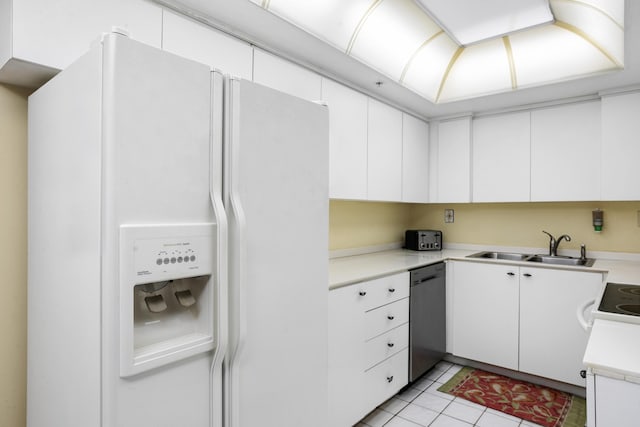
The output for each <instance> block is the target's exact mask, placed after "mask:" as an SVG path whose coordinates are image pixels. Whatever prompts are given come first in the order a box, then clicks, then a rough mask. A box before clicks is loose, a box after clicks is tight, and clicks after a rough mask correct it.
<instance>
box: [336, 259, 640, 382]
mask: <svg viewBox="0 0 640 427" xmlns="http://www.w3.org/2000/svg"><path fill="white" fill-rule="evenodd" d="M480 250H482V249H479V248H478V247H474V248H471V249H444V250H442V251H433V252H430V251H411V250H406V249H394V250H387V251H383V252H374V253H369V254H363V255H354V256H346V257H341V258H333V259H331V260H330V261H329V289H335V288H339V287H342V286H346V285H349V284H352V283H357V282H362V281H365V280H370V279H375V278H378V277H382V276H387V275H390V274H395V273H400V272H403V271H407V270H412V269H414V268H418V267H422V266H425V265H429V264H434V263H437V262H441V261H444V260H447V259H465V257H466V256H468V255H471V254H473V253H475V252H479V251H480ZM487 250H489V248H487ZM514 252H518V251H514ZM606 255H607V257H606V258H597V259H596V262H595V263H594V265H593V266H592V267H567V266H540V265H536V267H539V268H561V269H570V270H574V269H579V270H583V271H601V272H604V273H605V274H604V281H603V286H602V292H604V284H605V283H606V282H615V283H627V284H640V261H639V260H628V259H626V260H625V259H620V260H618V259H615V254H606ZM466 260H469V259H468V258H467V259H466ZM473 260H474V261H477V262H489V263H491V262H493V263H495V262H497V263H502V264H505V263H506V264H508V263H515V264H520V265H522V264H523V263H522V262H514V261H503V260H500V261H498V260H480V259H473ZM525 265H530V264H525ZM601 297H602V293H601V294H600V295H599V296H598V298H597V299H596V303H595V307H597V306H598V305H599V301H600V298H601ZM596 317H600V318H597V319H596V320H595V321H594V325H593V330H592V332H591V337H590V339H589V344H588V347H587V352H586V354H585V358H584V362H585V364H586V365H587V366H589V367H590V368H591V369H592V370H594V371H595V372H597V373H599V374H601V375H607V376H611V377H614V378H618V379H627V380H629V381H634V382H640V317H636V316H624V315H613V314H610V315H605V314H599V315H598V314H597V313H596Z"/></svg>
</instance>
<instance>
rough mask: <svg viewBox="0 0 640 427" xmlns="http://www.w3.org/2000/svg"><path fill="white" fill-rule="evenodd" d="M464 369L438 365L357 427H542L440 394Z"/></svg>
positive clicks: (446, 364) (442, 364) (444, 364)
mask: <svg viewBox="0 0 640 427" xmlns="http://www.w3.org/2000/svg"><path fill="white" fill-rule="evenodd" d="M460 369H462V366H460V365H454V364H451V363H449V362H440V363H438V364H437V365H436V366H435V367H434V368H433V369H432V370H431V371H429V372H427V373H426V374H425V375H424V376H423V377H422V378H421V379H419V380H418V381H416V382H415V383H413V384H412V385H411V387H410V388H408V389H406V390H404V391H403V392H402V393H400V394H398V395H396V396H394V397H393V398H391V399H389V400H387V401H386V402H385V403H383V404H382V405H380V406H379V407H378V408H377V409H376V410H375V411H373V412H372V413H370V414H369V415H368V416H367V417H366V418H365V419H363V420H362V421H360V423H358V424H357V425H356V427H382V426H385V427H426V426H429V427H470V426H478V427H538V424H534V423H531V422H529V421H523V420H521V419H520V418H516V417H512V416H511V415H507V414H505V413H502V412H499V411H496V410H493V409H490V408H487V407H484V406H481V405H477V404H475V403H473V402H469V401H468V400H464V399H460V398H458V397H454V396H451V395H450V394H446V393H442V392H439V391H438V388H439V387H440V386H441V385H442V384H444V383H446V382H447V381H449V379H451V377H453V376H454V375H455V374H456V373H457V372H458V371H459V370H460Z"/></svg>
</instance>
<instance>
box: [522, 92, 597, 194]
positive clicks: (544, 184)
mask: <svg viewBox="0 0 640 427" xmlns="http://www.w3.org/2000/svg"><path fill="white" fill-rule="evenodd" d="M600 135H601V129H600V101H591V102H584V103H580V104H571V105H563V106H559V107H552V108H544V109H540V110H534V111H532V112H531V200H532V201H536V202H546V201H579V200H582V201H585V200H599V199H600V181H601V179H600V149H601V143H600Z"/></svg>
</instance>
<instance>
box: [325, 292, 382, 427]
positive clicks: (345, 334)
mask: <svg viewBox="0 0 640 427" xmlns="http://www.w3.org/2000/svg"><path fill="white" fill-rule="evenodd" d="M365 292H366V282H365V283H362V284H356V285H351V286H345V287H343V288H338V289H334V290H332V291H330V292H329V349H328V350H329V425H332V426H350V425H353V424H355V423H357V422H358V420H360V419H362V417H364V416H365V415H366V414H367V412H369V410H371V409H369V410H367V409H366V407H365V401H364V396H363V387H364V386H363V383H364V381H365V378H364V366H365V364H366V360H367V359H366V357H365V343H364V329H365V302H366V294H365V295H361V293H365ZM372 409H373V408H372Z"/></svg>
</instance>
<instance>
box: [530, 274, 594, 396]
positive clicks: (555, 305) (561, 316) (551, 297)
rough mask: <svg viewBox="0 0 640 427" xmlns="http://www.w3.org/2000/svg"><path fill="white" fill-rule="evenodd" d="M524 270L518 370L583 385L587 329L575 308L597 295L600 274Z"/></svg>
mask: <svg viewBox="0 0 640 427" xmlns="http://www.w3.org/2000/svg"><path fill="white" fill-rule="evenodd" d="M520 271H521V279H520V368H519V369H520V371H523V372H527V373H530V374H534V375H539V376H542V377H546V378H553V379H554V380H558V381H562V382H565V383H570V384H575V385H578V386H581V387H584V386H585V381H584V379H583V378H582V377H580V371H581V370H583V369H585V368H584V365H583V364H582V359H583V357H584V352H585V349H586V348H587V340H588V338H589V335H588V333H587V332H586V331H585V330H584V329H582V327H581V326H580V324H579V323H578V320H577V317H576V311H577V308H578V307H580V306H582V305H583V303H585V302H587V301H591V300H593V299H594V298H595V297H596V296H597V295H598V292H599V290H600V288H601V287H602V274H601V273H595V272H593V273H591V272H585V271H568V270H554V269H543V268H526V267H521V269H520Z"/></svg>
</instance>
